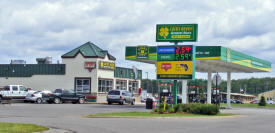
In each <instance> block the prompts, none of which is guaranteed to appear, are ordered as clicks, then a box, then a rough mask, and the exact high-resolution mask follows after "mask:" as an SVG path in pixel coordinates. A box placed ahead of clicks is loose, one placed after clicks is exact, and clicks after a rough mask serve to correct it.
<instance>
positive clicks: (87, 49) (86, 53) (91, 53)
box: [61, 41, 116, 60]
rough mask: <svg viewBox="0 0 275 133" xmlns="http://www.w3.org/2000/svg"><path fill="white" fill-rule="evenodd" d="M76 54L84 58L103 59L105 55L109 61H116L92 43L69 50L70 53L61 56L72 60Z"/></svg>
mask: <svg viewBox="0 0 275 133" xmlns="http://www.w3.org/2000/svg"><path fill="white" fill-rule="evenodd" d="M78 53H81V54H82V55H83V57H85V58H105V56H106V55H107V56H108V57H109V59H110V60H116V58H115V57H114V56H112V55H110V54H109V53H108V51H107V50H103V49H101V48H100V47H98V46H97V45H95V44H94V43H91V42H90V41H89V42H86V43H84V44H82V45H80V46H79V47H77V48H75V49H73V50H71V51H70V52H68V53H66V54H64V55H62V56H61V57H62V58H74V57H75V56H76V55H77V54H78Z"/></svg>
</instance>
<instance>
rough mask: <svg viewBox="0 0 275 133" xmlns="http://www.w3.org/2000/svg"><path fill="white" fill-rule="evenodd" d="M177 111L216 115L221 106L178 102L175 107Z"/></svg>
mask: <svg viewBox="0 0 275 133" xmlns="http://www.w3.org/2000/svg"><path fill="white" fill-rule="evenodd" d="M174 111H175V112H188V113H193V114H204V115H216V114H217V113H219V107H217V106H216V105H213V104H201V103H189V104H178V105H176V106H175V107H174Z"/></svg>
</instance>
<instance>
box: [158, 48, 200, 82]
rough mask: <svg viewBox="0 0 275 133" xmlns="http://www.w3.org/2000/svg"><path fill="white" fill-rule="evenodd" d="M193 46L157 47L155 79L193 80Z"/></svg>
mask: <svg viewBox="0 0 275 133" xmlns="http://www.w3.org/2000/svg"><path fill="white" fill-rule="evenodd" d="M195 48H196V47H195V46H193V45H173V46H158V47H157V79H195Z"/></svg>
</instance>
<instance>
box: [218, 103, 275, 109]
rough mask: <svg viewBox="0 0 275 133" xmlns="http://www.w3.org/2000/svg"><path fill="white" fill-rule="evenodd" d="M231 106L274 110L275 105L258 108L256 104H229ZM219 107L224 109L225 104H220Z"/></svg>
mask: <svg viewBox="0 0 275 133" xmlns="http://www.w3.org/2000/svg"><path fill="white" fill-rule="evenodd" d="M231 106H232V107H248V108H275V104H266V106H259V105H258V104H231ZM221 107H226V104H224V103H223V104H221Z"/></svg>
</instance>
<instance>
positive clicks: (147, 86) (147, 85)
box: [145, 72, 149, 91]
mask: <svg viewBox="0 0 275 133" xmlns="http://www.w3.org/2000/svg"><path fill="white" fill-rule="evenodd" d="M145 73H146V75H147V80H146V88H147V91H149V84H148V72H145Z"/></svg>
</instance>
